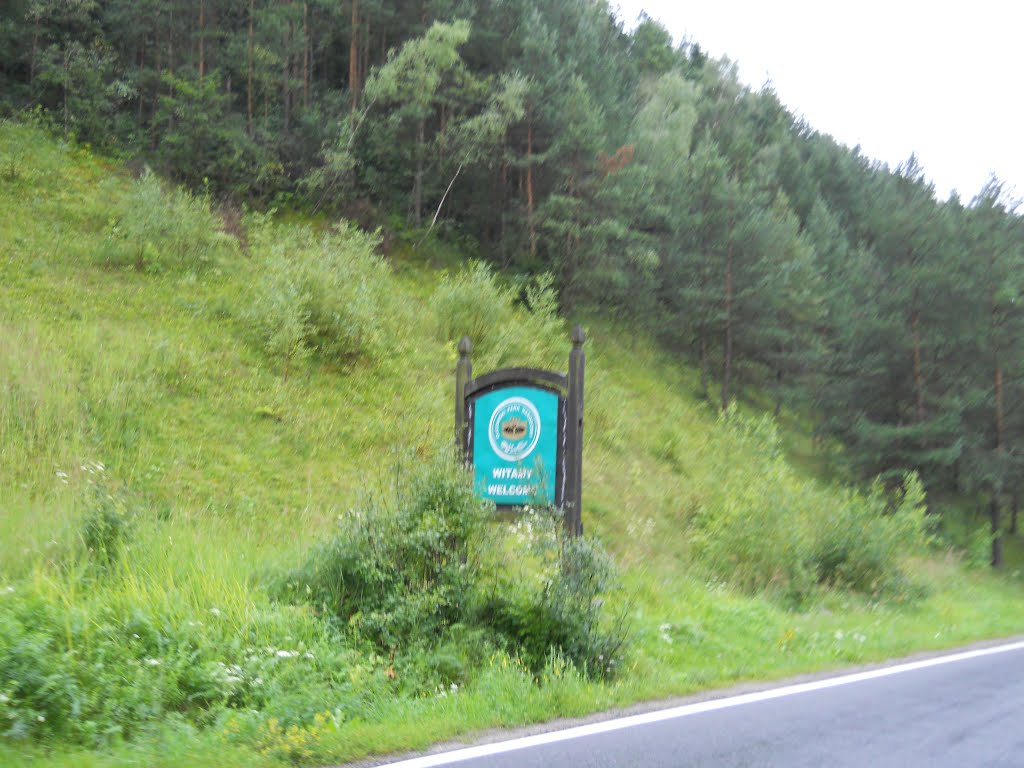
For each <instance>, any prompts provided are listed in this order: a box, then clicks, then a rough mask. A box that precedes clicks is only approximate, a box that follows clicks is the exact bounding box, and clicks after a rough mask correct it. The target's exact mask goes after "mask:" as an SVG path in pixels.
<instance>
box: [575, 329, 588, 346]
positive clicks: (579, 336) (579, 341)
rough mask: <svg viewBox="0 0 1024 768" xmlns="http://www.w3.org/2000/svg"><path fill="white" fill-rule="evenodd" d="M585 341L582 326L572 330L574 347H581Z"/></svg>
mask: <svg viewBox="0 0 1024 768" xmlns="http://www.w3.org/2000/svg"><path fill="white" fill-rule="evenodd" d="M586 340H587V334H585V333H584V332H583V326H582V325H577V326H576V327H575V328H573V329H572V345H573V346H574V347H582V346H583V342H585V341H586Z"/></svg>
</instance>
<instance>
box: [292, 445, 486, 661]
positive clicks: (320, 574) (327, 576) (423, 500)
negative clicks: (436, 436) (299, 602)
mask: <svg viewBox="0 0 1024 768" xmlns="http://www.w3.org/2000/svg"><path fill="white" fill-rule="evenodd" d="M488 516H489V509H488V506H487V505H486V504H484V503H482V502H481V501H480V500H478V499H477V498H476V497H475V496H474V494H473V491H472V487H471V485H470V484H469V482H468V481H467V479H466V477H465V474H464V472H463V471H462V470H461V469H460V468H458V467H457V466H456V465H455V463H454V462H451V461H434V462H431V463H430V464H429V465H427V466H426V467H422V468H419V469H417V470H414V471H411V472H409V471H406V470H405V469H400V470H398V472H397V474H396V478H395V486H394V488H393V489H392V494H391V495H390V497H384V496H376V497H370V498H368V499H367V501H366V502H365V503H364V504H363V505H362V506H361V507H360V508H357V509H354V510H352V511H350V512H349V513H348V514H347V515H345V516H344V517H343V518H342V519H341V520H340V521H339V525H338V531H337V532H336V534H335V535H334V536H333V537H332V538H331V539H330V540H329V541H327V542H325V543H323V544H321V545H319V546H318V547H317V548H315V549H314V551H313V552H312V553H311V555H310V557H309V559H308V560H307V561H306V563H305V565H303V566H302V567H301V568H299V569H298V570H297V571H295V572H294V573H292V574H290V575H289V576H288V578H287V583H288V585H289V586H288V587H287V590H288V591H289V592H290V593H291V594H292V595H294V596H298V597H302V598H303V599H305V600H308V601H310V602H312V603H313V604H314V605H316V606H317V607H319V608H321V609H322V610H324V611H326V612H328V613H330V614H331V615H333V616H336V617H338V618H339V619H342V620H343V621H344V622H345V623H346V624H347V626H349V627H351V628H352V629H354V630H356V631H357V632H359V633H360V634H362V635H364V636H365V637H367V638H369V639H370V640H371V641H372V642H373V643H374V644H375V645H377V646H378V647H379V648H381V649H384V650H394V649H397V648H401V647H407V646H409V645H411V644H413V643H414V642H416V641H417V640H422V639H430V638H439V637H440V636H441V634H442V632H443V631H444V630H445V629H446V628H448V627H450V626H451V625H452V624H455V623H457V622H459V621H460V620H462V619H463V618H464V617H465V613H466V597H467V593H468V592H469V590H470V589H471V586H472V573H471V571H470V570H469V569H467V567H466V562H465V557H466V554H467V547H468V546H469V544H470V541H471V540H472V541H473V543H474V545H475V544H476V543H477V541H478V539H479V538H480V536H481V534H482V529H483V526H484V523H485V522H486V521H487V519H488Z"/></svg>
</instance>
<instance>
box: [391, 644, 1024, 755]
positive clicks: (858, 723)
mask: <svg viewBox="0 0 1024 768" xmlns="http://www.w3.org/2000/svg"><path fill="white" fill-rule="evenodd" d="M1022 707H1024V642H1016V643H1010V644H1005V645H1000V646H991V647H988V648H981V649H974V650H968V651H964V652H961V653H958V654H952V655H947V656H939V657H933V658H929V659H921V660H917V661H913V662H908V663H903V664H897V665H893V666H888V667H882V668H878V669H873V670H867V671H863V672H857V673H853V674H848V675H843V676H839V677H835V678H828V679H821V680H814V681H811V682H805V683H798V684H793V685H787V686H783V687H780V688H774V689H768V690H762V691H757V692H753V693H746V694H741V695H739V696H730V697H726V698H719V699H710V700H705V701H696V702H693V703H689V704H683V705H681V706H677V707H673V708H670V709H666V710H660V711H655V712H648V713H644V714H640V715H632V716H629V717H624V718H619V719H616V720H605V721H601V722H594V723H588V724H586V725H582V726H577V727H575V728H570V729H568V730H562V731H553V732H548V733H542V734H534V735H531V736H526V737H522V738H518V739H512V740H509V741H501V742H496V743H491V744H484V745H480V746H477V747H472V748H468V749H461V750H455V751H450V752H444V753H440V754H432V755H426V756H422V757H418V758H412V759H407V760H403V761H401V762H398V763H392V764H391V765H392V766H394V768H431V767H432V766H445V765H452V766H458V767H459V768H484V767H485V766H486V767H487V768H541V767H544V768H547V767H548V766H573V768H606V767H609V766H645V767H648V766H649V767H650V768H658V767H663V768H680V767H681V766H716V767H717V766H722V767H723V768H739V767H740V766H743V767H744V768H748V767H753V766H786V767H787V768H788V767H790V766H792V767H793V768H800V767H803V766H807V767H808V768H809V767H811V766H813V767H814V768H820V767H821V766H830V767H845V766H850V767H851V768H852V767H854V766H856V767H857V768H861V767H862V766H872V767H876V766H877V767H885V766H899V768H913V767H914V766H928V767H929V768H943V767H946V766H948V767H949V768H953V767H954V766H955V768H964V767H965V766H969V767H971V768H975V767H980V766H1006V767H1007V768H1009V767H1011V766H1012V767H1013V768H1020V767H1021V766H1024V723H1022V720H1021V715H1022V711H1021V710H1022Z"/></svg>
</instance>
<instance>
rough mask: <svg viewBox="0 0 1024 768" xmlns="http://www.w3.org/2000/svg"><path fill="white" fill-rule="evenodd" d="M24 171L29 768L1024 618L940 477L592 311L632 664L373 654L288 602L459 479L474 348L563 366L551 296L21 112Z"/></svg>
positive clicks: (588, 706) (518, 702)
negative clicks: (844, 447)
mask: <svg viewBox="0 0 1024 768" xmlns="http://www.w3.org/2000/svg"><path fill="white" fill-rule="evenodd" d="M0 154H3V156H2V157H0V168H3V169H4V170H3V176H2V178H0V241H2V242H3V243H5V247H4V252H3V254H2V255H0V284H2V285H3V290H2V292H0V376H2V378H0V507H2V508H3V510H4V514H3V517H2V520H0V585H3V586H2V587H0V694H2V696H0V729H2V730H3V732H4V734H5V735H4V737H3V740H2V741H0V757H2V758H3V762H5V764H9V763H14V764H18V763H21V762H24V763H25V764H35V763H37V762H38V763H46V764H51V763H60V762H62V761H65V762H67V763H69V764H81V763H82V761H83V760H86V759H88V760H90V761H92V764H105V763H106V762H109V763H111V764H118V763H119V761H129V760H132V759H135V758H137V757H138V756H140V755H145V756H147V759H148V760H150V761H158V762H162V763H163V764H174V763H175V762H176V761H181V760H184V759H185V758H186V756H187V758H188V760H189V762H190V763H192V764H202V763H203V762H209V763H211V764H218V765H225V764H231V763H232V762H238V763H239V764H242V763H244V764H246V765H253V764H261V762H265V763H266V764H278V763H287V762H288V761H292V762H298V763H303V764H314V763H325V762H329V761H338V760H344V759H348V758H354V757H357V756H360V755H363V754H366V753H368V752H379V751H387V750H393V749H399V748H406V747H411V746H422V745H425V744H427V743H429V742H430V741H432V740H436V739H438V738H442V737H445V736H452V735H455V734H457V733H464V732H466V731H469V730H472V729H476V728H483V727H489V726H493V725H499V724H510V723H522V722H528V721H533V720H538V719H543V718H549V717H554V716H560V715H572V714H579V713H582V712H586V711H592V710H595V709H599V708H603V707H608V706H612V705H615V704H622V703H626V702H631V701H636V700H639V699H645V698H653V697H657V696H664V695H669V694H678V693H684V692H687V691H692V690H695V689H699V688H704V687H709V686H712V685H715V684H719V683H723V682H726V681H732V680H738V679H745V678H754V677H773V676H781V675H784V674H787V673H792V672H796V671H800V670H809V669H815V668H822V667H827V666H833V665H838V664H840V663H844V662H851V661H860V660H868V659H877V658H882V657H886V656H890V655H895V654H898V653H902V652H905V651H909V650H911V649H916V648H922V647H934V646H941V645H950V644H954V643H957V642H961V641H964V640H967V639H974V638H980V637H986V636H994V635H1000V634H1009V633H1012V632H1015V631H1018V630H1019V628H1020V627H1021V626H1022V621H1021V620H1022V618H1024V608H1021V601H1020V599H1019V598H1020V584H1019V580H1018V579H1016V578H1013V579H1005V580H1003V579H998V578H995V577H991V576H988V575H986V574H982V573H977V572H972V571H970V570H967V569H965V568H964V567H963V566H962V565H960V564H959V563H958V562H957V560H956V559H955V558H953V557H951V556H949V555H948V554H946V553H943V552H940V551H938V550H934V549H932V550H929V549H927V547H926V544H925V542H924V535H923V534H924V531H923V529H922V519H921V517H920V498H919V497H918V496H916V495H915V487H916V486H915V485H914V483H913V481H908V484H907V489H908V490H907V493H906V494H905V495H904V496H903V497H893V496H891V495H887V494H886V493H885V492H883V491H882V490H881V489H876V490H875V491H872V492H870V493H856V492H853V491H851V490H848V489H844V488H839V487H833V486H830V485H829V484H827V483H826V482H824V481H822V480H818V479H815V478H812V477H809V476H807V474H806V473H805V472H803V471H801V470H799V469H797V468H794V467H793V466H792V465H791V464H790V462H789V461H788V459H787V458H786V455H785V453H784V451H783V448H782V445H784V444H785V442H786V441H785V440H780V437H779V433H778V429H777V427H776V426H775V425H774V424H773V423H772V422H771V421H770V420H767V419H763V418H759V417H758V416H756V414H754V415H752V414H744V413H738V412H734V413H731V414H729V415H727V416H725V417H719V416H718V415H716V414H715V413H714V412H713V411H712V410H711V409H710V408H709V407H708V406H707V405H706V404H704V403H702V402H701V401H700V400H699V399H697V398H696V397H695V396H694V394H693V393H694V392H696V391H697V389H698V386H697V383H698V382H697V379H696V374H695V373H694V372H693V371H691V370H689V369H687V368H685V367H681V366H679V365H677V364H676V363H675V362H674V361H673V360H671V359H669V358H668V357H666V356H665V355H664V354H662V353H661V352H659V351H658V349H657V347H656V346H655V345H654V344H653V343H652V342H651V341H650V340H648V339H645V338H637V337H636V336H635V335H633V334H632V333H631V332H630V330H629V329H625V328H618V327H615V326H614V325H611V324H609V323H607V322H602V321H601V320H599V319H593V320H592V322H591V323H590V324H589V325H588V343H587V354H588V368H587V373H588V381H587V426H586V443H585V459H584V462H585V464H584V510H583V517H584V521H585V525H586V531H587V535H588V539H590V540H593V541H597V542H601V543H603V545H604V547H605V548H606V549H607V550H608V551H609V552H610V554H611V556H612V558H613V559H614V561H615V562H616V563H617V564H618V566H619V568H620V572H621V586H620V587H619V588H618V589H613V590H611V591H609V592H608V594H606V595H604V599H606V600H607V610H606V616H605V617H604V618H602V622H605V623H606V624H607V625H608V626H611V628H612V630H614V631H618V629H619V628H621V627H627V628H628V636H629V638H630V643H629V647H628V650H627V651H626V652H625V653H624V654H623V655H622V656H621V663H622V665H623V666H625V669H623V670H620V671H618V673H617V674H614V675H612V676H611V677H609V678H607V679H600V676H599V675H595V674H594V670H593V669H587V668H580V666H579V665H577V664H573V663H572V662H571V658H570V656H571V654H570V652H569V650H568V649H566V648H562V649H561V650H559V649H553V650H552V651H551V652H550V654H549V656H548V658H547V660H546V661H544V660H543V659H542V663H541V664H540V666H531V665H530V664H529V663H528V662H527V657H526V655H525V651H523V650H522V649H521V648H519V647H516V646H515V645H514V644H513V645H508V644H503V643H502V642H501V641H500V637H501V636H500V635H492V634H488V633H487V632H483V631H477V629H474V628H473V627H464V626H461V625H459V626H458V627H456V628H452V629H451V631H450V632H449V633H448V635H446V636H445V637H443V638H442V640H441V641H438V642H435V641H429V642H428V641H427V640H424V641H423V642H422V643H412V644H402V643H394V644H391V645H390V646H388V645H387V644H383V645H382V644H381V643H380V642H374V641H373V640H372V639H370V635H369V634H367V633H368V630H366V629H365V627H366V626H369V624H368V623H367V622H370V621H371V620H372V617H368V616H364V615H361V614H353V615H350V616H348V617H347V620H345V621H339V620H338V618H339V617H337V616H334V617H331V616H328V615H325V613H324V612H323V611H322V610H321V608H319V607H317V606H316V605H313V604H310V603H309V602H303V600H302V599H289V598H288V597H283V596H282V595H283V594H287V590H285V592H284V593H282V592H281V591H280V590H279V589H278V588H277V587H276V586H275V585H278V584H279V582H280V580H281V578H282V574H289V573H296V572H297V571H296V570H295V569H301V567H302V566H303V563H309V562H311V561H310V560H309V557H310V552H311V551H313V549H312V548H314V547H315V546H316V545H317V543H318V542H323V541H327V540H330V538H331V536H333V535H335V531H336V530H337V529H338V528H337V527H338V525H339V519H341V520H342V523H341V524H342V526H344V525H347V524H349V523H346V522H345V520H346V519H348V517H349V515H348V513H349V510H350V509H357V510H361V509H373V508H377V507H374V504H377V503H378V502H376V501H375V499H384V498H385V497H389V493H390V491H389V489H390V488H392V487H394V486H402V482H404V481H403V480H402V478H401V477H400V475H403V474H404V475H409V476H415V475H416V472H417V471H418V470H417V466H418V465H429V466H436V462H437V461H438V459H437V457H438V456H439V455H440V454H443V452H444V448H445V446H446V444H447V443H448V441H449V439H450V438H449V435H450V433H451V418H452V416H451V410H452V409H451V398H452V389H453V369H454V362H455V346H454V343H455V340H456V339H457V338H458V337H460V336H461V335H462V333H469V334H470V335H471V337H473V339H474V342H475V345H476V353H475V358H474V366H475V370H476V371H477V372H483V371H486V370H489V369H491V368H494V367H499V366H501V365H506V364H512V363H515V364H528V365H538V366H544V367H555V368H562V367H564V365H565V358H566V355H567V354H568V347H569V345H568V342H567V333H566V327H565V325H564V323H563V321H562V320H560V319H559V318H558V317H557V316H556V315H555V314H554V313H553V307H554V304H553V302H554V297H553V296H552V294H551V293H550V291H549V290H548V289H547V288H546V286H545V284H544V282H543V281H539V282H538V281H535V282H533V283H520V284H516V285H515V286H513V287H509V286H508V285H507V284H506V283H505V282H503V281H502V280H500V279H498V278H496V277H494V276H492V275H491V274H490V273H489V272H488V271H487V270H486V269H484V268H482V267H479V266H475V267H474V266H469V267H466V268H464V269H455V270H453V271H451V272H446V273H442V272H439V271H436V270H435V269H434V268H432V267H431V266H430V265H431V260H432V259H439V260H449V261H450V260H451V254H450V253H447V252H445V251H443V250H441V249H439V248H438V247H437V246H435V245H433V244H432V243H431V242H430V241H427V242H426V243H423V244H421V245H420V246H419V247H414V246H413V245H410V244H408V243H404V242H402V241H399V242H398V243H397V244H394V245H393V246H392V247H391V249H390V250H389V252H388V253H387V254H386V255H384V256H377V255H375V254H374V242H373V239H372V238H370V237H368V236H366V235H363V234H361V233H358V232H356V231H355V230H353V229H350V228H348V227H345V226H342V227H340V228H333V229H329V228H325V227H323V226H320V225H316V226H314V225H312V224H306V223H302V222H290V223H289V222H283V221H278V222H275V221H274V220H273V219H272V217H267V216H258V215H249V216H247V217H245V218H244V220H243V222H242V223H241V224H240V225H237V226H235V227H234V230H235V231H236V232H237V233H238V234H240V235H242V237H241V239H239V238H237V237H235V236H233V235H228V234H225V233H224V232H222V231H220V230H221V228H222V221H221V219H220V217H219V216H217V215H215V214H213V213H211V212H210V210H209V206H208V204H207V202H206V201H204V200H202V199H196V198H192V197H190V196H189V195H186V194H184V193H181V192H178V191H175V190H172V189H167V188H164V187H163V186H162V185H161V184H160V182H159V181H158V180H156V179H155V178H153V177H152V176H148V175H147V176H143V177H142V178H139V179H132V178H131V177H129V176H128V175H127V174H126V173H125V172H124V171H122V170H120V169H119V168H117V167H115V166H112V165H111V164H110V163H108V162H106V161H104V160H102V159H100V158H97V157H94V156H92V155H91V154H90V153H89V152H88V151H87V150H83V149H80V148H75V147H73V146H68V145H62V144H57V143H55V142H53V141H51V140H50V139H48V138H46V137H45V136H44V134H42V133H41V132H40V131H38V130H36V129H34V128H31V127H27V126H22V125H14V124H0ZM521 296H526V297H527V298H526V301H525V302H524V301H521V300H520V297H521ZM785 437H792V436H789V435H786V436H785ZM797 437H798V436H797ZM396 478H398V479H396ZM389 504H392V505H399V502H398V501H383V502H380V504H379V508H387V509H391V507H389V506H388V505H389ZM395 509H396V510H397V509H398V506H395ZM399 512H400V510H399ZM502 529H503V530H504V529H509V530H512V531H518V532H519V534H521V533H522V531H523V527H522V523H519V527H518V528H516V527H515V524H513V526H511V527H510V526H506V525H504V524H503V528H502ZM342 530H350V529H346V528H344V527H343V528H342ZM519 534H517V535H519ZM515 541H516V538H515V536H511V535H510V537H509V538H508V539H507V540H506V543H505V545H504V546H512V545H514V542H515ZM510 542H511V544H510ZM983 543H984V542H983ZM319 551H320V552H321V553H322V552H323V550H319ZM505 556H506V557H507V558H508V561H507V563H506V565H505V566H504V567H507V568H508V569H510V570H514V569H515V562H516V560H517V559H518V558H519V557H520V554H519V553H517V552H515V551H505ZM471 564H472V561H471ZM397 565H398V564H396V567H397ZM523 567H526V566H523ZM524 573H526V572H525V571H524ZM495 583H498V582H495ZM307 588H308V587H307ZM543 589H544V588H543V587H541V590H542V593H543ZM400 607H401V606H400ZM341 618H342V619H346V617H345V616H342V617H341ZM386 620H387V617H385V618H384V619H381V621H384V622H385V626H389V625H387V624H386ZM619 622H621V623H619ZM496 638H499V639H496ZM588 673H589V674H588ZM5 721H6V725H5ZM43 748H45V749H43ZM87 755H88V757H87ZM154 764H156V762H154Z"/></svg>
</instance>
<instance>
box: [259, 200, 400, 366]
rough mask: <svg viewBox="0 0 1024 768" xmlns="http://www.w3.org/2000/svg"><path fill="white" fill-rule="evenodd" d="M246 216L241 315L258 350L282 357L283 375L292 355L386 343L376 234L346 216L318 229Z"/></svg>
mask: <svg viewBox="0 0 1024 768" xmlns="http://www.w3.org/2000/svg"><path fill="white" fill-rule="evenodd" d="M253 222H254V226H253V231H252V239H253V247H254V252H255V253H256V254H257V258H258V259H259V262H258V265H257V276H256V281H255V290H254V294H253V297H252V301H251V304H250V306H249V308H248V309H247V310H246V311H245V313H244V317H245V319H246V320H247V322H248V324H249V325H250V327H251V328H252V329H253V331H254V332H255V334H256V338H257V339H258V341H259V342H260V343H261V344H262V345H263V347H264V348H265V350H266V351H267V352H268V353H269V354H270V355H271V356H272V357H273V358H275V359H278V360H281V361H282V362H283V363H284V373H285V378H287V374H288V370H289V367H290V365H291V364H292V363H293V362H294V361H296V360H298V359H301V358H303V357H305V356H307V355H310V354H316V355H318V356H319V357H321V358H323V359H325V360H332V361H336V362H348V361H351V360H353V359H355V358H356V357H359V356H368V357H371V358H373V357H375V356H379V355H381V354H382V353H383V351H384V350H385V349H387V340H386V339H385V338H384V320H385V318H386V316H387V313H388V307H387V291H386V279H387V274H388V268H387V266H386V265H385V264H384V262H383V261H382V260H381V259H380V257H378V256H377V255H376V254H375V253H374V250H375V248H376V246H377V242H378V239H377V236H376V235H371V234H366V233H364V232H361V231H360V230H359V229H357V228H356V227H355V226H353V225H350V224H346V223H342V224H339V225H338V226H337V227H336V228H335V229H334V230H333V231H331V232H327V233H319V234H318V233H316V232H314V230H313V229H311V228H310V227H308V226H297V227H273V228H271V227H270V226H269V223H268V221H267V220H263V219H260V218H259V217H254V218H253ZM261 222H262V223H261Z"/></svg>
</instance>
